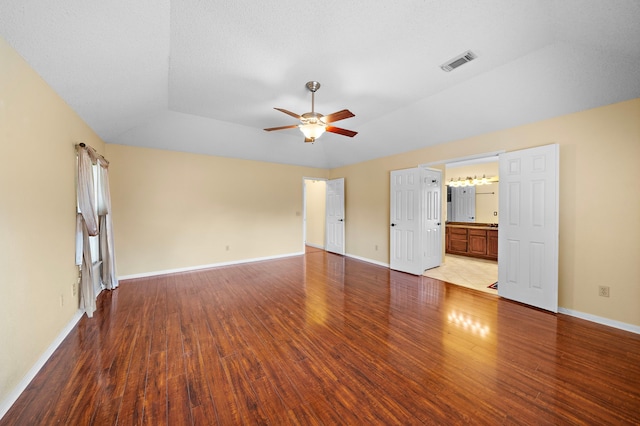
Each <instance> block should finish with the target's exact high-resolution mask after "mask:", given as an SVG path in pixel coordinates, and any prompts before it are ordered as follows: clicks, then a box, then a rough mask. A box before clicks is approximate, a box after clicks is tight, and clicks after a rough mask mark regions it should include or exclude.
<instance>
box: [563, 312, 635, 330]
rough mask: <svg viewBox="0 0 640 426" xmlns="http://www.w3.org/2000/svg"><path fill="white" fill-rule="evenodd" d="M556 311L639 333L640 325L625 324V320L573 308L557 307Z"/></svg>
mask: <svg viewBox="0 0 640 426" xmlns="http://www.w3.org/2000/svg"><path fill="white" fill-rule="evenodd" d="M558 312H560V313H561V314H565V315H570V316H572V317H576V318H580V319H583V320H587V321H591V322H595V323H598V324H602V325H606V326H609V327H613V328H618V329H620V330H624V331H630V332H631V333H636V334H640V326H638V325H633V324H627V323H626V322H620V321H615V320H612V319H609V318H603V317H599V316H597V315H591V314H587V313H584V312H580V311H574V310H573V309H567V308H558Z"/></svg>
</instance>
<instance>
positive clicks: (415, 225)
mask: <svg viewBox="0 0 640 426" xmlns="http://www.w3.org/2000/svg"><path fill="white" fill-rule="evenodd" d="M390 195H391V206H390V212H391V231H390V240H391V253H390V262H389V266H390V267H391V269H395V270H396V271H402V272H407V273H410V274H414V275H421V274H422V273H423V272H424V269H423V268H422V253H421V250H420V170H419V169H418V168H417V167H416V168H414V169H405V170H394V171H392V172H391V194H390Z"/></svg>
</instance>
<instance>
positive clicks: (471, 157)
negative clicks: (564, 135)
mask: <svg viewBox="0 0 640 426" xmlns="http://www.w3.org/2000/svg"><path fill="white" fill-rule="evenodd" d="M505 152H507V151H506V150H504V149H501V150H499V151H488V152H484V153H480V154H471V155H465V156H463V157H454V158H448V159H443V160H437V161H431V162H429V163H425V164H420V165H419V166H418V167H425V168H433V167H436V166H444V167H445V171H446V166H447V165H449V164H454V163H464V162H469V163H470V164H471V163H472V162H475V161H481V160H483V159H489V158H494V157H495V159H496V161H498V159H499V156H500V154H504V153H505ZM444 175H445V174H444V173H443V175H442V186H441V187H440V191H441V194H440V196H441V198H442V202H441V203H440V204H441V209H442V210H441V211H440V219H442V218H444V222H445V223H446V218H447V216H446V214H445V211H444V209H445V208H446V205H447V191H446V188H445V187H446V184H447V183H446V182H445V177H444ZM498 214H500V213H499V212H498ZM445 226H446V225H445ZM445 234H446V232H442V235H441V239H442V260H443V261H444V257H445V255H446V250H445V244H446V243H445V238H446V235H445Z"/></svg>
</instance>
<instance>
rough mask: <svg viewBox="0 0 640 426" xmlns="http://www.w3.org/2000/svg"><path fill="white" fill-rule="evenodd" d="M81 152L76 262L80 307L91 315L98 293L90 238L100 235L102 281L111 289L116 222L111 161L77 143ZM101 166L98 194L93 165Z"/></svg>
mask: <svg viewBox="0 0 640 426" xmlns="http://www.w3.org/2000/svg"><path fill="white" fill-rule="evenodd" d="M76 151H77V154H78V184H77V199H78V216H77V230H76V231H77V234H76V242H77V243H81V244H82V247H81V249H80V247H77V248H76V261H77V262H78V263H79V264H80V307H81V308H82V309H84V311H85V312H86V313H87V316H88V317H90V318H91V317H92V316H93V313H94V312H95V310H96V292H95V287H94V285H93V282H94V281H93V280H94V277H93V263H92V256H91V254H92V253H91V245H90V244H89V237H90V236H91V237H94V236H98V238H99V242H100V249H99V251H100V257H99V260H101V261H102V277H101V281H102V284H103V286H104V288H107V289H109V290H112V289H115V288H117V287H118V278H117V275H116V270H115V249H114V245H113V240H114V238H113V224H112V221H111V196H110V194H109V173H108V168H109V162H108V161H107V160H106V159H105V158H104V157H102V156H101V155H99V154H98V153H97V152H96V151H95V150H94V149H93V148H91V147H89V146H86V145H84V144H79V145H76ZM94 164H97V165H98V166H99V170H98V182H97V183H98V186H97V194H96V193H95V189H94V188H96V186H95V184H96V182H94V179H93V176H94V175H93V165H94Z"/></svg>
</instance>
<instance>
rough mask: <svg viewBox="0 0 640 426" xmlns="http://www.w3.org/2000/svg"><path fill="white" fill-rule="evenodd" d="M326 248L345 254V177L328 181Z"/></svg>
mask: <svg viewBox="0 0 640 426" xmlns="http://www.w3.org/2000/svg"><path fill="white" fill-rule="evenodd" d="M326 208H327V214H326V223H327V226H326V230H327V238H326V240H325V244H326V246H325V249H326V250H327V251H330V252H333V253H337V254H344V252H345V250H344V178H339V179H332V180H328V181H327V207H326Z"/></svg>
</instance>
